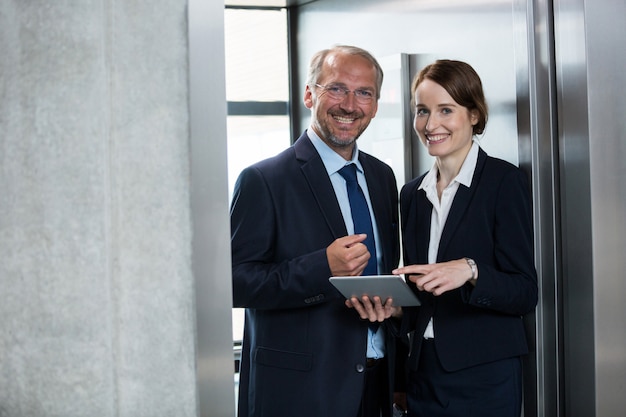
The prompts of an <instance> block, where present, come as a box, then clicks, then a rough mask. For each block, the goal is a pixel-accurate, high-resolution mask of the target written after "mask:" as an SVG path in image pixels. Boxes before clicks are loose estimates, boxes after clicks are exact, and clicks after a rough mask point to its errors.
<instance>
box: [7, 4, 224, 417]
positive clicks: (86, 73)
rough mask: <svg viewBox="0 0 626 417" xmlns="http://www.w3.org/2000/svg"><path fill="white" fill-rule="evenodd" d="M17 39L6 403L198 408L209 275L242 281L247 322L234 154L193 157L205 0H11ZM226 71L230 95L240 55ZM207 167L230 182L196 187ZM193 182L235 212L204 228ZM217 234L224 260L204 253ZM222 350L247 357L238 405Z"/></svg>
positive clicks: (12, 68) (12, 33)
mask: <svg viewBox="0 0 626 417" xmlns="http://www.w3.org/2000/svg"><path fill="white" fill-rule="evenodd" d="M210 3H213V2H210ZM211 7H213V6H211ZM222 8H223V5H221V4H217V3H216V6H215V8H214V9H212V10H211V11H212V12H213V16H215V19H217V20H215V21H214V22H212V25H211V23H210V24H209V35H207V36H208V39H209V40H210V42H213V43H214V44H215V45H217V46H218V47H216V48H215V52H221V53H222V57H223V50H222V49H221V48H223V39H222V38H221V37H222V36H223V35H222V33H223V18H221V16H222V14H221V13H220V12H221V9H222ZM205 12H206V13H207V15H208V13H210V12H209V11H207V10H206V9H205ZM218 17H219V18H220V19H218ZM207 22H209V20H208V19H207ZM215 27H216V28H217V31H216V32H215V33H217V34H218V36H214V38H213V39H214V40H211V39H212V38H211V37H210V31H211V30H212V28H215ZM206 47H207V48H208V47H209V45H206ZM0 56H2V58H1V59H0V259H1V260H2V261H1V262H0V298H1V301H0V416H2V417H13V416H16V417H17V416H19V417H23V416H36V417H40V416H46V417H52V416H60V417H71V416H99V417H100V416H102V417H104V416H128V417H140V416H146V417H155V416H168V417H169V416H195V415H197V414H198V410H199V408H200V406H199V401H198V399H197V397H198V389H197V386H196V382H197V381H196V344H195V343H196V337H195V334H196V328H195V323H196V309H195V307H196V304H195V302H194V300H195V297H194V286H195V285H201V284H202V283H203V282H207V281H211V280H218V278H217V277H218V276H219V279H221V280H223V282H226V283H227V284H228V285H226V286H223V285H222V289H221V291H222V292H221V293H220V292H219V291H216V294H217V295H218V296H219V297H221V298H220V299H222V300H224V301H223V302H222V303H217V305H220V306H224V308H222V309H221V310H220V311H219V313H220V314H221V318H222V322H224V321H225V323H223V324H221V326H220V328H219V331H218V332H217V335H218V337H223V336H222V335H224V334H225V335H227V337H228V338H230V327H229V326H230V303H229V297H223V294H224V293H226V294H230V289H229V288H230V287H229V277H228V274H227V273H228V271H229V270H230V268H229V262H228V257H227V256H226V257H225V256H224V252H225V251H227V250H228V249H227V248H228V245H227V244H224V242H227V241H228V240H227V239H228V238H227V234H226V236H225V233H224V229H225V228H227V226H223V224H224V223H227V221H225V219H227V209H226V204H227V203H226V199H227V197H226V170H225V167H224V166H223V165H221V164H217V165H215V167H211V168H208V165H206V164H205V165H204V166H205V168H204V169H202V168H198V167H197V165H199V164H196V166H194V167H193V168H192V167H191V166H190V160H191V157H190V144H191V145H193V143H192V141H195V140H197V139H196V138H197V137H198V136H197V135H194V136H193V137H192V135H191V133H190V107H189V99H190V97H189V67H188V58H189V55H188V26H187V1H185V0H158V1H138V0H131V1H110V0H104V1H102V0H101V1H93V0H92V1H82V2H71V1H61V2H48V1H34V0H33V1H22V0H5V1H2V2H0ZM217 56H219V55H217ZM217 61H218V62H222V61H223V59H222V60H220V59H218V60H217ZM205 76H207V77H208V76H209V74H205ZM219 76H221V77H222V78H221V80H220V79H219ZM212 82H213V83H214V84H213V88H214V89H215V90H216V91H206V90H203V92H202V93H200V94H201V95H203V96H204V97H206V96H207V95H208V94H211V93H215V96H214V97H215V98H214V100H215V102H217V103H219V104H221V105H222V106H224V104H223V103H224V100H225V97H224V94H223V92H222V94H219V91H220V88H222V89H223V69H220V70H219V71H218V72H217V74H216V77H215V79H214V81H212ZM215 86H217V87H218V88H215ZM218 108H219V107H218ZM205 109H206V108H205ZM214 114H215V117H216V119H215V120H214V122H215V123H214V128H215V130H214V131H215V132H216V134H217V135H218V137H217V138H216V139H215V140H216V141H215V149H216V152H217V153H218V154H219V153H220V151H222V154H223V153H224V152H225V151H223V150H224V149H225V111H224V112H223V113H222V114H221V115H220V113H219V112H217V113H214ZM196 116H197V115H196ZM220 116H223V117H221V118H220ZM196 118H197V117H196ZM190 138H191V140H190ZM207 139H208V138H207V137H204V138H203V139H202V140H203V141H204V142H206V140H207ZM192 170H193V174H194V175H206V176H214V177H216V178H222V179H223V181H221V182H223V184H219V186H218V185H215V184H213V183H208V184H204V185H205V186H207V187H209V188H208V189H206V190H205V193H204V194H202V193H197V192H192V190H191V187H190V178H191V175H192ZM197 183H198V181H196V182H194V184H197ZM211 187H215V188H211ZM212 191H214V192H215V193H216V194H217V195H218V196H219V195H220V193H222V195H223V200H224V203H223V204H221V205H217V206H211V205H210V203H208V202H209V201H210V195H207V194H210V193H211V192H212ZM218 198H219V197H218ZM192 199H193V201H194V203H196V204H197V205H200V206H203V207H205V208H207V207H208V209H207V213H208V214H209V215H210V213H216V218H217V219H219V221H220V222H221V225H220V226H219V228H218V227H215V228H213V227H212V226H213V224H208V225H206V224H205V227H204V228H202V230H201V232H202V233H204V234H205V237H201V238H200V239H196V240H193V239H194V236H193V233H192V230H193V228H194V226H193V223H192V215H195V214H194V213H192V208H191V200H192ZM211 239H214V241H213V242H212V246H213V247H215V248H220V250H219V251H216V253H215V254H213V253H209V254H208V255H207V254H200V256H203V257H205V258H207V259H212V256H219V258H218V259H217V263H216V265H214V266H213V267H212V269H211V270H207V269H206V268H204V267H202V265H200V266H198V265H194V264H195V263H194V262H192V259H193V258H194V256H192V255H193V250H194V249H196V250H198V249H200V248H202V246H198V241H200V242H204V243H206V242H208V241H210V240H211ZM218 239H219V243H216V242H217V240H218ZM222 248H225V249H222ZM207 251H209V252H210V248H208V249H207ZM194 272H195V273H196V276H197V278H198V283H195V282H194ZM212 272H218V273H217V274H213V273H212ZM225 272H226V273H225ZM202 295H204V296H206V297H202V298H200V304H201V303H203V302H205V301H206V300H208V299H210V298H211V295H214V294H206V293H203V294H202ZM211 302H214V300H213V301H211ZM217 309H218V307H213V308H212V312H213V313H215V312H216V311H217ZM210 324H211V323H210V322H208V323H207V325H210ZM208 330H210V329H208ZM204 333H206V331H205V332H204ZM203 346H204V345H203ZM216 352H218V351H217V350H216ZM219 354H221V355H222V356H221V357H222V358H223V357H226V356H225V355H230V357H229V359H230V360H229V361H227V362H225V363H213V362H209V363H205V364H202V365H199V366H198V368H199V369H202V370H203V372H204V373H205V374H211V373H213V371H214V370H217V372H216V373H217V374H218V375H221V373H222V372H221V370H222V369H229V371H230V372H231V374H230V375H229V378H228V380H226V382H223V383H222V386H224V391H219V390H217V391H216V393H219V394H222V398H223V399H222V401H224V404H225V405H224V406H222V407H221V409H223V410H232V407H233V403H234V399H233V396H234V394H233V390H232V347H230V346H229V347H228V349H227V350H226V353H225V355H224V354H223V352H222V353H219ZM228 384H230V385H229V386H228ZM227 386H228V389H226V387H227ZM224 393H226V395H224ZM228 395H230V399H229V398H228ZM209 398H210V397H209ZM216 409H218V410H219V409H220V408H219V407H217V408H216ZM204 415H208V411H204ZM223 415H232V412H228V413H227V412H224V414H223Z"/></svg>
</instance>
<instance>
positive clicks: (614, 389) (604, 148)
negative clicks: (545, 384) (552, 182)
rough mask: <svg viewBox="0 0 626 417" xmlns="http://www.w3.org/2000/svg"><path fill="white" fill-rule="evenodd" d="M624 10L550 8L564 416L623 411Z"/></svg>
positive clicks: (573, 4) (572, 1)
mask: <svg viewBox="0 0 626 417" xmlns="http://www.w3.org/2000/svg"><path fill="white" fill-rule="evenodd" d="M624 15H626V4H625V3H624V2H623V1H612V0H594V1H593V3H592V2H589V1H583V0H566V1H558V2H555V34H556V36H555V38H556V41H557V42H556V61H557V69H558V77H557V79H558V81H559V83H558V87H559V91H558V97H559V108H560V118H559V139H560V140H559V146H560V151H561V172H562V183H563V184H564V187H563V193H562V195H563V202H564V203H563V209H562V218H563V225H564V227H563V240H564V246H563V251H564V253H563V264H564V277H565V280H564V282H565V284H566V285H565V286H564V288H565V291H566V292H565V301H566V303H565V318H566V328H565V346H566V355H565V371H566V373H565V376H566V378H565V382H566V384H565V386H566V396H565V397H566V399H567V401H566V408H567V415H568V416H573V417H577V416H580V417H583V416H584V417H588V416H607V417H608V416H616V415H622V414H623V410H624V409H625V408H626V396H624V387H625V386H626V326H624V317H626V303H624V300H623V298H624V295H625V294H626V280H624V271H625V270H626V257H625V256H624V248H625V247H626V222H624V213H626V210H625V209H626V187H624V182H625V181H626V163H625V161H626V146H625V145H624V140H623V138H622V137H623V135H624V131H625V130H626V122H625V118H624V114H626V101H625V100H624V97H623V91H622V89H623V86H624V85H626V75H625V73H624V70H623V68H624V66H625V64H626V58H625V57H624V54H623V53H622V51H624V48H625V47H626V45H625V44H626V31H625V30H624V27H623V23H622V20H623V16H624Z"/></svg>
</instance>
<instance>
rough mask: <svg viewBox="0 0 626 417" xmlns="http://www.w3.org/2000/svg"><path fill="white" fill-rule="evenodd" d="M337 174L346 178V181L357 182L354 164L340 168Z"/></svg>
mask: <svg viewBox="0 0 626 417" xmlns="http://www.w3.org/2000/svg"><path fill="white" fill-rule="evenodd" d="M338 172H339V174H340V175H341V176H342V177H343V178H344V179H345V180H346V182H357V181H356V165H354V164H348V165H346V166H344V167H343V168H341V169H340V170H339V171H338Z"/></svg>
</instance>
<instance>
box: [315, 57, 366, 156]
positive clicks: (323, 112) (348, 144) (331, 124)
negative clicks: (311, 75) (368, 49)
mask: <svg viewBox="0 0 626 417" xmlns="http://www.w3.org/2000/svg"><path fill="white" fill-rule="evenodd" d="M322 68H323V69H322V74H321V76H320V79H319V80H318V84H319V85H320V86H323V87H320V86H307V87H306V91H305V94H304V103H305V105H306V106H307V107H308V108H310V109H311V116H312V120H311V126H312V127H313V129H314V130H315V132H316V133H317V134H318V135H319V136H320V138H321V139H322V140H323V141H324V142H325V143H326V144H327V145H328V146H330V147H331V148H333V149H335V151H337V152H338V153H342V152H341V151H343V153H345V152H346V151H349V153H350V155H351V154H352V149H353V148H354V142H355V141H356V140H357V138H358V137H359V136H360V135H361V133H363V132H364V131H365V129H366V128H367V126H368V125H369V123H370V121H371V120H372V119H373V118H374V116H375V115H376V111H377V110H378V100H377V99H376V95H377V91H376V69H375V67H374V66H373V65H372V64H371V63H370V62H369V61H367V60H366V59H365V58H363V57H360V56H354V55H344V54H331V55H329V56H327V57H326V60H325V61H324V64H323V67H322ZM348 90H349V91H348ZM346 91H348V92H347V94H346ZM355 91H356V94H355ZM344 156H345V155H344Z"/></svg>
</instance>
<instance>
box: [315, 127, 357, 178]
mask: <svg viewBox="0 0 626 417" xmlns="http://www.w3.org/2000/svg"><path fill="white" fill-rule="evenodd" d="M306 133H307V135H308V136H309V139H310V140H311V143H312V144H313V146H314V147H315V150H317V153H318V154H319V155H320V157H321V158H322V162H323V163H324V167H325V168H326V172H327V173H328V175H331V174H334V173H335V172H337V171H339V170H340V169H341V168H343V167H344V166H346V165H348V164H350V163H354V164H355V165H356V167H357V170H359V171H360V172H361V173H363V167H362V166H361V162H360V161H359V148H358V147H357V145H356V143H355V144H354V151H353V152H352V159H350V160H349V161H346V160H345V159H343V158H342V157H341V156H340V155H339V154H338V153H337V152H335V151H334V150H332V149H331V148H330V146H328V145H327V144H326V143H324V141H323V140H322V139H321V138H320V137H319V136H318V135H317V133H315V131H314V130H313V129H312V128H311V127H309V129H308V130H307V132H306Z"/></svg>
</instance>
